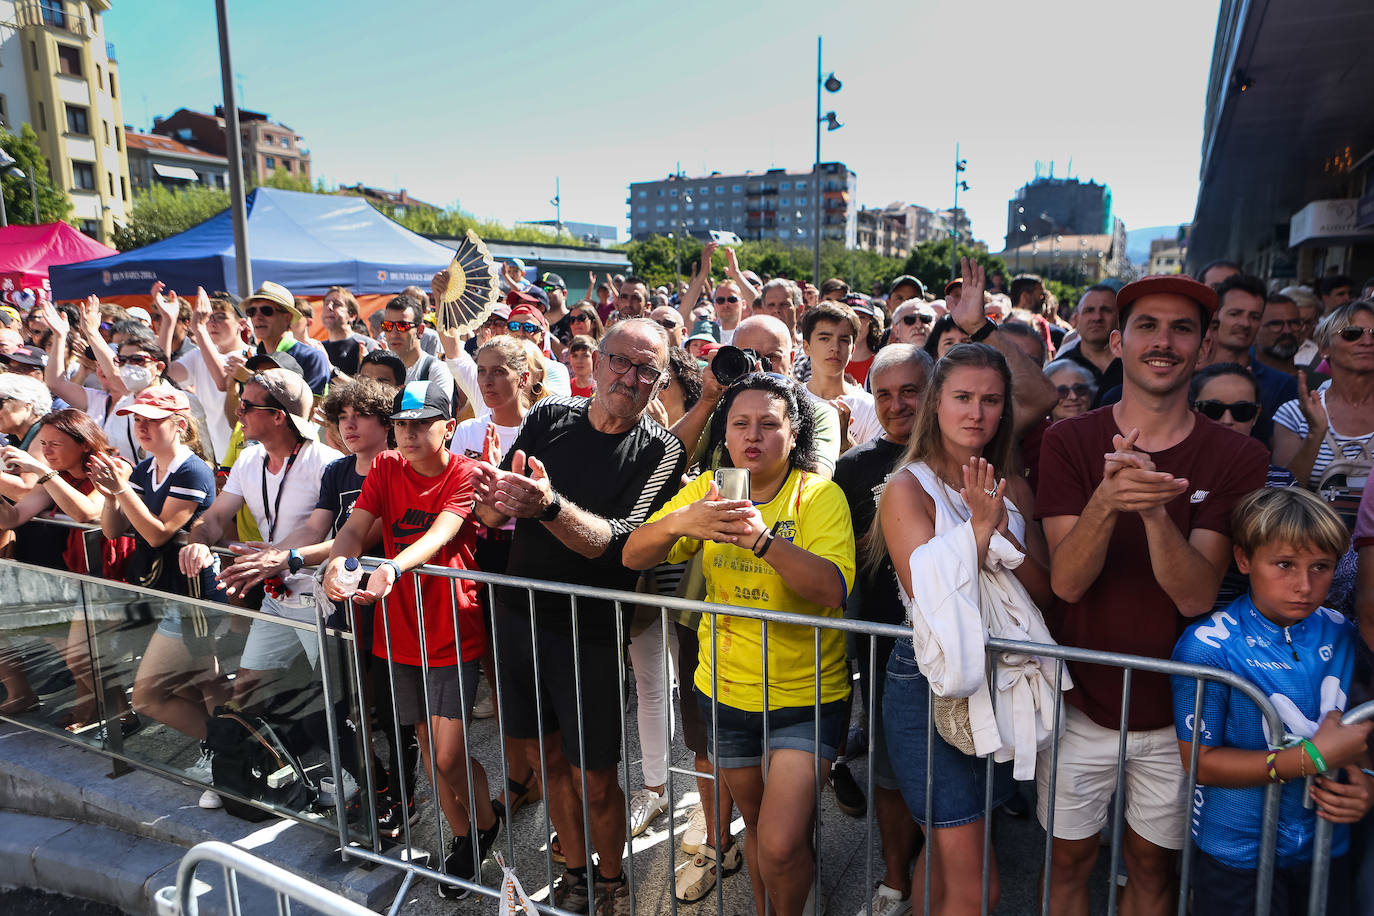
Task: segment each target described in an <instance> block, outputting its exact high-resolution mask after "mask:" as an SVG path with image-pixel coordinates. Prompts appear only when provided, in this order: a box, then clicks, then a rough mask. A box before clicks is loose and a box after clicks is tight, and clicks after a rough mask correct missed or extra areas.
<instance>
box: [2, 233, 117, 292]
mask: <svg viewBox="0 0 1374 916" xmlns="http://www.w3.org/2000/svg"><path fill="white" fill-rule="evenodd" d="M117 253H118V252H116V251H115V250H114V249H113V248H111V247H109V246H108V245H102V244H100V243H99V242H97V241H96V240H95V239H93V238H90V237H89V236H85V235H82V234H81V233H80V232H79V231H78V230H76V229H73V228H72V227H71V226H69V225H67V224H66V223H40V224H39V225H37V226H5V227H4V228H0V275H4V276H5V278H6V279H7V280H9V281H11V282H12V283H15V284H16V285H18V286H21V287H42V286H43V285H44V281H46V280H47V279H48V269H49V268H50V267H52V266H53V265H56V264H71V263H73V262H77V261H89V260H91V259H92V258H104V257H108V256H109V255H112V254H117Z"/></svg>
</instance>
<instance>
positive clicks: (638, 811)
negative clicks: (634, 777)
mask: <svg viewBox="0 0 1374 916" xmlns="http://www.w3.org/2000/svg"><path fill="white" fill-rule="evenodd" d="M667 810H668V796H667V795H666V794H664V795H660V794H658V793H657V792H655V791H654V790H653V789H640V790H639V791H638V792H636V793H635V794H634V795H631V796H630V836H632V837H635V836H639V835H640V834H641V833H643V832H644V831H645V830H648V829H649V824H650V823H652V822H653V820H654V819H655V818H657V817H658V816H659V815H660V814H662V813H663V812H664V811H667Z"/></svg>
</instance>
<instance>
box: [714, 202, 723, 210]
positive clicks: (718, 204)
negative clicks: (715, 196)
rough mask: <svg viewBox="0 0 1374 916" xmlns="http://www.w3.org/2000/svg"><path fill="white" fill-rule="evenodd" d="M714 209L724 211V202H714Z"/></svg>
mask: <svg viewBox="0 0 1374 916" xmlns="http://www.w3.org/2000/svg"><path fill="white" fill-rule="evenodd" d="M716 209H717V210H724V209H725V201H723V200H718V201H716Z"/></svg>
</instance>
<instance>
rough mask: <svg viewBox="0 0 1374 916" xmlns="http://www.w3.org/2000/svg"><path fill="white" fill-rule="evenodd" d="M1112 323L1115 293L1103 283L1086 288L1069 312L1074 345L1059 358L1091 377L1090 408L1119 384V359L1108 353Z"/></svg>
mask: <svg viewBox="0 0 1374 916" xmlns="http://www.w3.org/2000/svg"><path fill="white" fill-rule="evenodd" d="M1116 321H1117V318H1116V290H1114V289H1112V288H1111V287H1110V286H1107V285H1105V284H1098V285H1096V286H1090V287H1088V288H1087V289H1086V290H1085V291H1084V292H1083V297H1082V298H1081V299H1079V300H1078V308H1076V309H1074V311H1073V326H1074V330H1076V331H1077V332H1078V345H1077V346H1074V347H1068V348H1067V349H1065V350H1061V351H1060V352H1059V355H1060V356H1061V357H1062V358H1064V359H1071V360H1073V361H1074V362H1076V363H1078V364H1079V365H1080V366H1082V367H1083V368H1085V369H1087V370H1088V371H1089V372H1091V373H1092V374H1093V378H1094V379H1095V380H1096V382H1097V400H1096V401H1095V402H1094V403H1093V406H1094V407H1098V406H1101V404H1102V395H1103V394H1105V393H1106V392H1108V391H1111V390H1112V389H1113V388H1116V387H1117V386H1119V385H1120V384H1121V360H1120V359H1118V358H1117V357H1116V356H1115V355H1114V354H1113V353H1112V350H1111V339H1112V332H1113V331H1115V330H1116Z"/></svg>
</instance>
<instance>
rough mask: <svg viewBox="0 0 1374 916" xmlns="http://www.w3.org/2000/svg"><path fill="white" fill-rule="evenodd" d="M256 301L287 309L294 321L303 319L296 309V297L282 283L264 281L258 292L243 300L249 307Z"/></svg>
mask: <svg viewBox="0 0 1374 916" xmlns="http://www.w3.org/2000/svg"><path fill="white" fill-rule="evenodd" d="M254 299H260V300H262V301H263V302H270V303H271V304H272V305H275V306H277V307H278V308H282V309H285V310H286V311H288V312H290V313H291V317H292V319H296V318H299V317H301V313H300V311H298V310H297V309H296V297H294V296H292V295H291V290H289V289H287V288H286V287H285V286H282V285H281V284H280V283H273V282H272V281H271V280H264V281H263V282H262V285H261V286H259V287H258V288H257V291H256V292H254V293H253V295H251V296H249V297H248V298H247V299H245V300H243V304H244V305H245V306H247V305H249V304H250V303H251V302H252V301H253V300H254Z"/></svg>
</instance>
